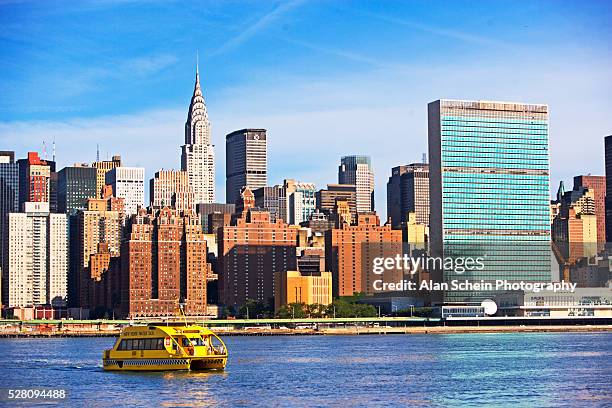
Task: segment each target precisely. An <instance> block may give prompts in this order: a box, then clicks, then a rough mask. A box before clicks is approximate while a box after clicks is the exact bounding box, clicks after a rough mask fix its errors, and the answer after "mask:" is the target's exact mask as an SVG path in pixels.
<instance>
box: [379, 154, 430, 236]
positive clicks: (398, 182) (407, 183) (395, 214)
mask: <svg viewBox="0 0 612 408" xmlns="http://www.w3.org/2000/svg"><path fill="white" fill-rule="evenodd" d="M409 212H414V213H415V215H416V221H417V223H419V224H425V225H429V165H428V164H426V163H414V164H410V165H407V166H397V167H393V169H391V177H389V181H388V182H387V217H388V218H391V225H393V227H398V226H400V225H401V223H402V222H406V221H407V219H408V213H409Z"/></svg>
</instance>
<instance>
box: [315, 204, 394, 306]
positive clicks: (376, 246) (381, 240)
mask: <svg viewBox="0 0 612 408" xmlns="http://www.w3.org/2000/svg"><path fill="white" fill-rule="evenodd" d="M401 254H402V231H400V230H392V229H391V226H390V225H383V226H381V225H380V220H379V218H378V216H377V215H376V213H374V212H371V213H360V214H358V215H357V223H356V224H355V225H349V224H346V223H344V224H341V225H340V226H339V227H338V228H334V229H331V230H328V231H326V232H325V265H326V267H325V269H326V270H328V271H331V273H332V279H333V294H334V296H352V295H353V294H355V293H361V292H363V293H366V294H375V293H379V292H381V291H380V290H377V289H380V287H378V286H376V287H375V285H374V283H375V281H376V280H382V281H383V282H386V283H391V282H400V281H401V280H402V279H403V272H402V270H401V269H389V270H387V271H385V272H384V273H383V274H381V275H376V274H374V273H373V272H372V266H373V265H374V258H377V257H384V258H395V256H396V255H401ZM385 291H386V290H385Z"/></svg>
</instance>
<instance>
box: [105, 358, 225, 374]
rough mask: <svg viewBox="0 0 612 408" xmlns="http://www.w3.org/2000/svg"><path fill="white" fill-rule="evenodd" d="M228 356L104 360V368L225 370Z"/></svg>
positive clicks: (110, 369) (113, 369)
mask: <svg viewBox="0 0 612 408" xmlns="http://www.w3.org/2000/svg"><path fill="white" fill-rule="evenodd" d="M226 364H227V355H225V356H222V355H221V356H210V357H195V358H193V357H192V358H186V357H179V358H130V359H113V358H104V359H103V360H102V366H103V368H104V370H106V371H174V370H192V371H205V370H223V369H224V368H225V365H226Z"/></svg>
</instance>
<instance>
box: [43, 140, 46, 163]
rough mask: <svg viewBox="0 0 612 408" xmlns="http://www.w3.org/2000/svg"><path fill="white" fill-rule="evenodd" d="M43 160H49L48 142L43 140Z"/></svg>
mask: <svg viewBox="0 0 612 408" xmlns="http://www.w3.org/2000/svg"><path fill="white" fill-rule="evenodd" d="M42 158H43V159H46V158H47V141H46V140H43V145H42Z"/></svg>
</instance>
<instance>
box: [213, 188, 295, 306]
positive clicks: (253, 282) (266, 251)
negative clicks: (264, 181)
mask: <svg viewBox="0 0 612 408" xmlns="http://www.w3.org/2000/svg"><path fill="white" fill-rule="evenodd" d="M241 201H242V202H243V203H242V204H241V205H238V207H239V208H241V209H242V210H241V213H240V214H236V216H235V217H234V218H233V220H232V223H231V225H229V226H224V227H222V228H219V229H218V232H217V233H218V238H217V243H218V245H219V263H220V267H221V271H222V273H221V274H220V275H219V289H220V300H221V302H222V303H223V304H225V305H226V306H228V307H233V308H235V309H237V308H239V307H240V306H241V305H243V304H244V303H245V302H246V300H247V299H252V300H256V301H260V302H264V303H267V304H269V305H270V306H273V305H274V273H275V272H286V271H289V270H295V269H296V266H297V265H296V247H297V231H298V228H297V227H295V226H290V225H287V224H285V223H284V222H283V220H282V219H277V220H276V222H275V223H273V222H271V221H270V214H269V213H268V212H267V211H265V210H262V209H257V208H254V201H255V199H254V197H253V193H252V192H251V191H250V190H249V188H248V187H246V188H244V189H243V192H242V199H241Z"/></svg>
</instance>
